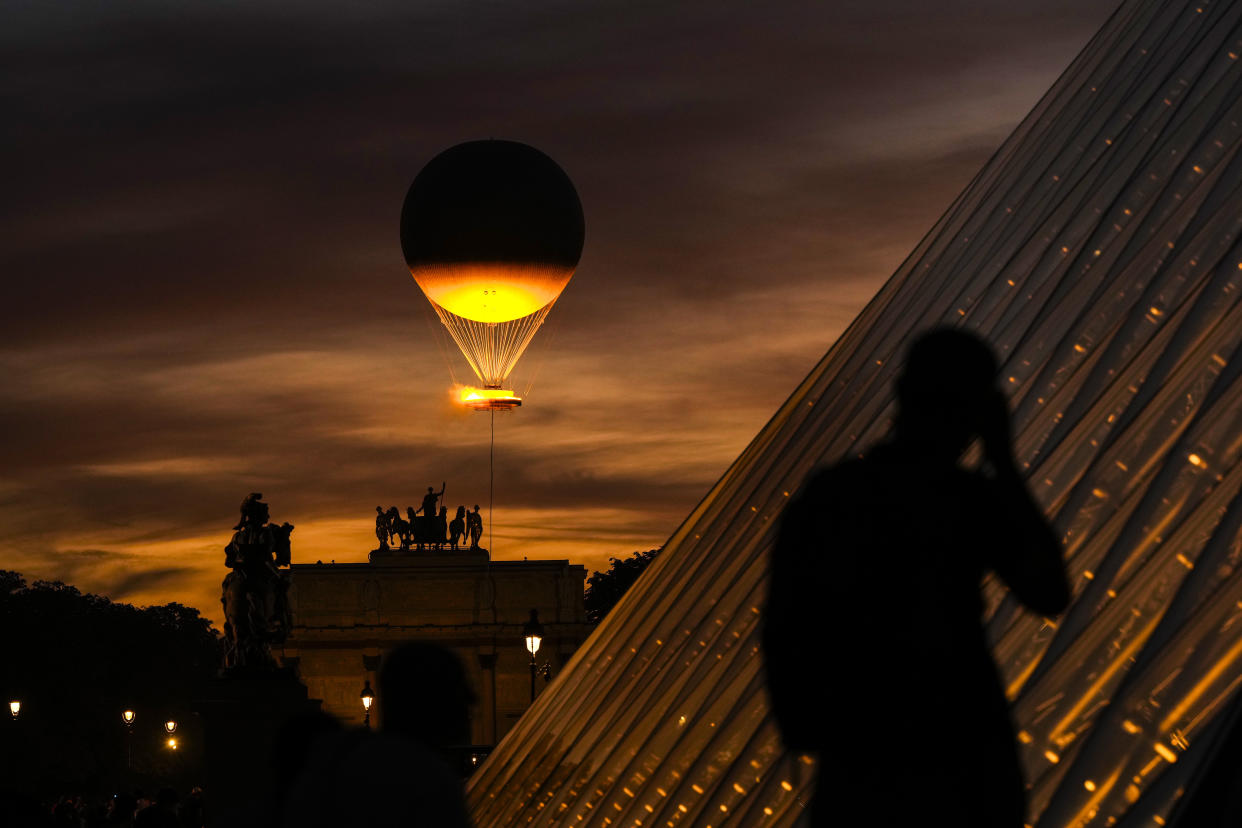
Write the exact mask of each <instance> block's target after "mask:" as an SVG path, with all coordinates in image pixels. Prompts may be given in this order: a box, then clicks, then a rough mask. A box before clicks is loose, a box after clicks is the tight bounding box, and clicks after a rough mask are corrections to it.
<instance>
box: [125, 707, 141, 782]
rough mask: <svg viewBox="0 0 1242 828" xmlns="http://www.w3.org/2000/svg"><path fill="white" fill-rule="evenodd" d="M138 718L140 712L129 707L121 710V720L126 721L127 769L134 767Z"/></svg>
mask: <svg viewBox="0 0 1242 828" xmlns="http://www.w3.org/2000/svg"><path fill="white" fill-rule="evenodd" d="M136 718H138V714H137V713H135V712H134V711H133V710H131V709H129V708H126V709H125V710H123V711H121V721H123V722H125V767H126V769H127V770H133V769H134V719H136Z"/></svg>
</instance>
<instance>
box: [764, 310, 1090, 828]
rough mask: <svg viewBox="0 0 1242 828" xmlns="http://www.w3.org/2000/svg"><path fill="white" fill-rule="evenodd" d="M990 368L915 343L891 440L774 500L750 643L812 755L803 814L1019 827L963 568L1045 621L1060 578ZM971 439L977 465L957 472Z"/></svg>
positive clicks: (781, 719)
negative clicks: (807, 808) (788, 499)
mask: <svg viewBox="0 0 1242 828" xmlns="http://www.w3.org/2000/svg"><path fill="white" fill-rule="evenodd" d="M996 372H997V365H996V361H995V358H994V357H993V356H992V352H991V350H990V349H989V348H988V347H987V345H985V344H984V343H983V342H982V341H980V340H979V339H977V338H975V337H973V336H971V335H969V334H966V333H962V332H959V331H955V330H949V329H942V330H936V331H933V332H931V333H929V334H927V335H925V336H923V337H921V338H920V339H918V340H917V341H916V342H915V343H914V345H913V347H912V348H911V349H910V353H909V356H908V359H907V363H906V367H905V370H904V372H903V374H902V375H901V377H900V378H899V379H898V381H897V399H898V411H897V420H896V427H895V429H894V432H893V435H892V438H891V440H890V441H889V442H887V443H884V444H882V445H879V446H876V447H875V448H873V449H872V450H871V451H869V452H868V453H867V454H866V456H865V457H864V458H862V459H854V460H848V461H845V462H843V463H841V464H839V465H837V466H833V467H831V468H828V469H824V470H821V471H819V472H817V473H816V474H814V475H812V476H811V478H810V479H809V480H808V481H807V482H806V484H805V485H804V486H803V488H802V490H801V491H800V493H799V495H798V497H797V498H796V499H795V500H794V501H793V502H792V503H790V505H789V507H788V509H787V510H786V513H785V517H784V519H783V522H782V526H781V533H780V537H779V540H778V542H777V546H776V550H775V552H774V553H773V562H772V579H771V585H770V590H769V596H768V606H767V610H766V617H765V622H764V631H763V646H764V649H765V661H766V665H767V672H768V685H769V690H770V694H771V698H772V706H773V712H774V714H775V716H776V719H777V723H778V725H779V727H780V729H781V734H782V737H783V739H784V741H785V743H786V745H787V746H788V747H789V748H791V749H793V750H797V751H808V752H812V753H814V754H816V755H817V757H818V760H819V774H818V787H817V792H816V796H815V801H814V804H813V806H812V824H813V825H817V826H818V825H842V826H855V825H875V826H890V825H891V826H905V825H920V824H931V823H932V822H939V821H945V823H946V824H952V825H956V826H979V828H1020V826H1021V825H1022V824H1023V822H1024V819H1025V792H1024V787H1023V781H1022V776H1021V771H1020V769H1019V766H1018V758H1017V752H1016V746H1015V742H1014V735H1013V728H1012V725H1011V723H1010V720H1009V713H1008V704H1007V702H1006V700H1005V695H1004V691H1003V688H1002V686H1001V682H1000V678H999V676H998V674H997V671H996V668H995V665H994V664H993V663H992V659H991V654H990V651H989V648H988V644H987V641H986V638H985V636H984V630H983V626H982V620H981V617H980V616H981V613H982V610H983V605H982V600H981V597H980V593H979V586H980V580H981V578H982V577H983V575H984V574H985V573H986V572H987V571H989V570H991V571H994V572H996V573H997V574H998V575H999V576H1000V577H1001V578H1002V579H1003V580H1004V582H1005V583H1006V584H1007V585H1008V586H1009V587H1010V589H1012V590H1013V592H1014V593H1015V594H1016V595H1017V597H1018V598H1019V599H1020V600H1021V601H1022V602H1023V603H1024V604H1026V606H1028V607H1029V608H1031V609H1032V610H1034V611H1035V612H1038V613H1041V614H1045V615H1053V614H1056V613H1059V612H1061V611H1062V610H1063V609H1065V606H1066V604H1067V603H1068V602H1069V586H1068V584H1067V582H1066V579H1065V573H1064V568H1063V565H1062V561H1061V548H1060V544H1059V543H1058V541H1057V539H1056V536H1055V535H1054V534H1053V532H1052V529H1051V528H1050V527H1049V526H1048V524H1047V522H1046V521H1045V520H1044V517H1043V515H1042V513H1041V512H1040V510H1039V508H1038V507H1037V506H1036V505H1035V503H1034V501H1032V499H1031V497H1030V495H1029V493H1028V492H1027V491H1026V488H1025V486H1024V485H1023V483H1022V480H1021V477H1020V476H1019V474H1018V471H1017V468H1016V467H1015V464H1014V460H1013V455H1012V450H1011V448H1010V431H1009V414H1008V411H1007V409H1006V406H1005V401H1004V397H1003V395H1002V394H1001V393H1000V391H999V390H997V388H996V386H995V384H994V383H995V378H996ZM976 439H978V440H980V441H981V443H982V448H983V458H984V461H983V468H982V469H981V470H970V469H967V468H964V467H963V466H962V465H960V460H961V456H962V454H963V452H964V450H965V449H966V448H967V447H968V446H969V445H970V444H971V442H973V441H974V440H976ZM812 667H816V668H822V670H821V675H822V676H823V678H819V679H812V678H810V673H809V672H808V671H809V670H810V669H811V668H812Z"/></svg>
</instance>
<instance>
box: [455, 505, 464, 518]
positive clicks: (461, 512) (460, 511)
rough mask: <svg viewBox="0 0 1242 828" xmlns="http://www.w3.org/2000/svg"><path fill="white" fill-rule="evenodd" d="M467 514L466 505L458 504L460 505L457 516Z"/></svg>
mask: <svg viewBox="0 0 1242 828" xmlns="http://www.w3.org/2000/svg"><path fill="white" fill-rule="evenodd" d="M465 515H466V507H465V506H458V507H457V516H458V517H465Z"/></svg>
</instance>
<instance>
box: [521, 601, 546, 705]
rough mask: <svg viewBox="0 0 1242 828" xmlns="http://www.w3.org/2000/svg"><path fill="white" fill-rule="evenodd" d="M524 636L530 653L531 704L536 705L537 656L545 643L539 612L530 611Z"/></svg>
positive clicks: (523, 628)
mask: <svg viewBox="0 0 1242 828" xmlns="http://www.w3.org/2000/svg"><path fill="white" fill-rule="evenodd" d="M522 635H523V636H524V637H525V638H526V652H528V653H530V703H531V704H534V703H535V673H536V672H538V670H539V667H538V666H537V665H536V664H535V656H536V655H537V654H538V652H539V645H540V644H541V643H543V624H540V623H539V610H536V609H532V610H531V611H530V620H529V621H527V622H526V624H525V625H523V627H522Z"/></svg>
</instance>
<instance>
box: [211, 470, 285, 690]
mask: <svg viewBox="0 0 1242 828" xmlns="http://www.w3.org/2000/svg"><path fill="white" fill-rule="evenodd" d="M262 497H263V495H262V494H260V493H258V492H254V493H251V494H250V495H249V496H247V497H246V499H245V500H243V501H242V505H241V521H240V522H239V523H238V524H237V525H236V526H234V527H233V529H234V532H233V539H232V540H231V541H229V544H228V546H226V547H224V565H225V566H227V567H229V569H230V570H231V571H230V572H229V574H228V575H226V576H225V578H224V582H223V584H221V594H220V603H221V604H223V606H224V619H225V620H224V638H225V654H224V667H225V669H226V670H236V669H245V670H257V671H266V670H271V669H274V668H275V666H276V662H275V659H274V658H273V657H272V647H274V646H280V645H281V644H283V643H284V641H285V638H286V636H288V634H289V628H290V626H291V625H292V622H293V619H292V616H291V614H290V610H289V601H288V591H289V580H288V576H287V575H285V573H283V572H282V571H281V570H280V567H282V566H288V565H289V563H290V558H291V547H290V543H289V535H290V533H291V532H293V524H290V523H284V524H282V525H280V526H276V525H275V524H271V523H268V508H267V504H266V503H264V502H263V501H262V500H261V498H262Z"/></svg>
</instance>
